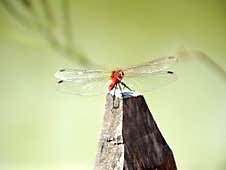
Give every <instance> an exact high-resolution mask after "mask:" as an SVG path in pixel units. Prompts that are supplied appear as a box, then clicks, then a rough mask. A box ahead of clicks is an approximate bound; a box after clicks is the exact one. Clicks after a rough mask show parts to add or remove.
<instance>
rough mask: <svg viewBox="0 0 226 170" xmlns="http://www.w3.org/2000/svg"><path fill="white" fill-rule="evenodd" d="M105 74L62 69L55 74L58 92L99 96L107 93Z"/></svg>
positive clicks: (95, 71)
mask: <svg viewBox="0 0 226 170" xmlns="http://www.w3.org/2000/svg"><path fill="white" fill-rule="evenodd" d="M107 75H108V74H107V73H106V72H104V71H102V70H96V69H90V70H79V69H63V70H59V71H58V72H56V74H55V77H56V78H58V79H59V83H58V90H60V91H63V92H66V93H69V94H79V95H99V94H104V92H105V91H107V85H108V81H107Z"/></svg>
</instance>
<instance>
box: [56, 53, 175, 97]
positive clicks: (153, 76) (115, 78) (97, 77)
mask: <svg viewBox="0 0 226 170" xmlns="http://www.w3.org/2000/svg"><path fill="white" fill-rule="evenodd" d="M177 61H178V60H177V58H176V57H174V56H167V57H162V58H159V59H155V60H152V61H149V62H146V63H144V64H139V65H132V66H129V67H125V68H121V69H115V70H112V71H106V70H103V69H60V70H59V71H57V72H56V73H55V77H56V78H57V79H58V85H59V86H60V89H61V90H62V91H64V92H68V93H72V94H79V95H97V94H102V93H103V92H104V91H112V90H115V89H120V91H121V92H122V91H123V90H125V89H126V90H128V91H133V90H134V89H138V88H137V87H139V86H143V87H141V89H142V90H141V92H143V91H145V90H150V89H152V87H154V84H157V86H160V85H162V83H161V82H162V81H161V80H163V82H165V81H166V82H168V81H172V80H175V74H174V72H173V71H171V70H169V68H170V67H171V66H172V65H173V64H175V63H176V62H177ZM124 80H125V81H126V83H125V82H124ZM149 80H150V84H149V83H148V86H147V87H144V84H147V83H145V81H146V82H149ZM153 80H154V81H153ZM127 82H128V84H127ZM154 82H155V83H154ZM156 82H157V83H156ZM164 84H165V83H163V85H164Z"/></svg>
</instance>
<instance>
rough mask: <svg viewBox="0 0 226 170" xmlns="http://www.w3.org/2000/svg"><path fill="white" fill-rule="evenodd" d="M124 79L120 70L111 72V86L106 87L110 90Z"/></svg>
mask: <svg viewBox="0 0 226 170" xmlns="http://www.w3.org/2000/svg"><path fill="white" fill-rule="evenodd" d="M123 77H124V72H123V71H122V70H113V71H112V72H111V75H110V80H111V81H112V82H111V84H110V85H109V86H108V89H109V90H112V89H113V88H114V87H115V85H116V84H117V83H119V82H120V81H121V80H122V79H123Z"/></svg>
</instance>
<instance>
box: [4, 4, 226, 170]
mask: <svg viewBox="0 0 226 170" xmlns="http://www.w3.org/2000/svg"><path fill="white" fill-rule="evenodd" d="M0 2H1V3H0V21H1V23H0V57H1V60H0V77H1V80H0V83H1V84H0V87H1V88H0V169H1V170H33V169H34V170H36V169H41V170H71V169H76V170H88V169H92V167H93V165H94V160H95V154H96V150H97V144H98V138H99V131H100V129H101V126H102V119H103V113H104V107H105V95H104V94H103V95H101V96H90V97H84V96H78V95H70V94H66V93H61V92H59V91H57V90H56V79H55V78H54V73H55V72H56V71H57V70H58V69H60V68H81V67H82V65H87V64H91V65H94V67H95V66H96V67H97V68H99V66H111V67H113V66H127V65H131V64H139V63H143V62H146V61H149V60H152V59H155V58H158V57H162V56H169V55H175V56H177V57H178V58H179V63H178V64H177V65H176V66H175V67H173V70H174V71H175V72H176V74H177V80H176V81H174V82H173V83H170V84H168V85H167V86H164V87H161V88H158V89H156V90H154V91H152V92H150V93H147V94H144V95H145V98H146V101H147V103H148V105H149V107H150V110H151V112H152V113H153V116H154V118H155V120H156V122H157V124H158V126H159V128H160V130H161V132H162V133H163V135H164V137H165V139H166V141H167V142H168V144H169V145H170V147H171V148H172V150H173V152H174V156H175V159H176V162H177V166H178V169H179V170H201V169H205V170H224V169H226V133H225V127H226V125H225V123H226V1H225V0H206V1H204V0H171V1H162V0H159V1H155V0H141V1H134V0H121V1H120V0H96V1H93V0H75V1H72V0H70V1H69V0H65V1H63V0H49V1H46V0H36V1H35V0H18V1H13V0H11V1H10V0H1V1H0ZM151 83H152V82H149V81H146V82H145V84H146V85H150V86H151Z"/></svg>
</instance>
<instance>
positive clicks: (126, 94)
mask: <svg viewBox="0 0 226 170" xmlns="http://www.w3.org/2000/svg"><path fill="white" fill-rule="evenodd" d="M107 94H110V95H112V96H116V97H118V98H120V99H125V98H130V97H137V96H143V94H142V93H136V92H134V91H126V90H123V91H120V90H119V89H116V90H115V92H114V90H111V91H109V92H108V93H107Z"/></svg>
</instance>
